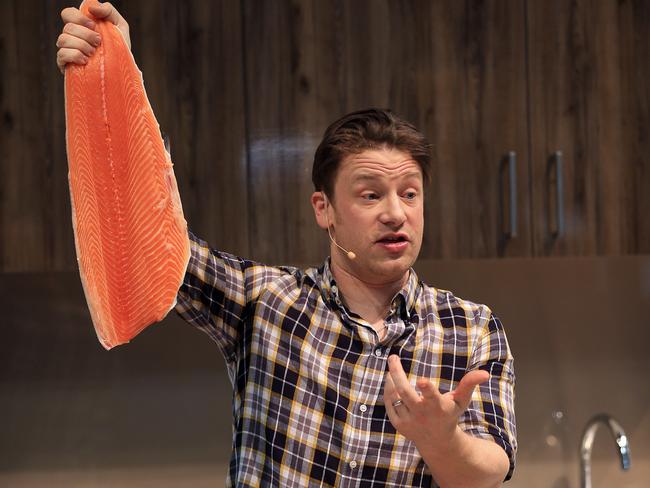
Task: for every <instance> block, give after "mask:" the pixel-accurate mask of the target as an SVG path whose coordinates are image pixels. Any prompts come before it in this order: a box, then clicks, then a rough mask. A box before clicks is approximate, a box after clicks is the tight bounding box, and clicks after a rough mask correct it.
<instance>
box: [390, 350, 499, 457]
mask: <svg viewBox="0 0 650 488" xmlns="http://www.w3.org/2000/svg"><path fill="white" fill-rule="evenodd" d="M388 369H389V372H388V373H386V382H385V385H384V402H385V404H386V412H387V413H388V418H389V419H390V421H391V423H392V424H393V427H395V429H396V430H397V431H398V432H399V433H400V434H402V435H403V436H404V437H406V438H407V439H409V440H411V441H413V442H414V443H415V444H416V445H419V444H420V443H423V444H424V445H426V444H431V443H435V444H438V445H441V444H440V443H446V442H448V441H449V440H451V438H452V436H453V434H454V431H455V429H456V426H457V424H458V417H459V416H460V415H461V414H462V413H463V412H464V411H465V410H466V409H467V406H468V405H469V402H470V400H471V398H472V393H473V392H474V388H475V387H476V386H477V385H479V384H481V383H484V382H485V381H487V380H488V379H489V378H490V374H489V373H488V372H487V371H483V370H474V371H470V372H469V373H467V374H466V375H465V376H463V378H462V379H461V381H460V383H459V384H458V387H457V388H456V389H455V390H454V391H450V392H448V393H445V394H441V393H440V392H439V391H438V389H437V388H436V387H435V386H434V385H433V384H432V383H431V381H429V380H428V379H425V378H420V379H418V380H417V382H416V386H417V387H418V388H419V389H420V391H421V392H422V394H421V395H419V394H418V392H417V391H416V390H415V388H413V386H411V384H410V383H409V380H408V378H407V376H406V373H404V369H403V368H402V363H401V362H400V360H399V357H398V356H397V355H395V354H393V355H391V356H390V357H389V358H388ZM397 400H401V401H402V404H400V405H398V406H396V407H394V406H393V403H394V402H395V401H397Z"/></svg>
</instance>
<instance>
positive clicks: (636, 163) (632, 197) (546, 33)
mask: <svg viewBox="0 0 650 488" xmlns="http://www.w3.org/2000/svg"><path fill="white" fill-rule="evenodd" d="M643 4H644V2H632V1H623V2H619V1H615V0H602V1H599V2H586V1H577V2H565V1H560V0H555V1H552V2H549V4H544V5H542V4H541V3H539V2H529V12H528V23H529V26H530V29H529V30H530V47H529V56H530V92H531V94H530V112H531V164H532V182H533V214H534V218H533V220H534V222H535V245H534V254H535V255H541V256H546V255H617V254H628V253H639V252H647V251H648V248H649V244H648V240H647V236H648V228H649V225H650V224H648V219H647V217H645V216H644V215H643V210H642V209H643V208H644V207H643V205H644V203H645V205H646V206H645V208H647V200H646V201H645V202H644V200H643V199H644V198H646V197H645V196H644V194H645V193H647V190H644V189H643V187H642V186H641V185H639V183H640V182H645V183H646V184H647V182H648V176H647V173H648V171H649V170H648V168H649V167H650V164H649V156H648V152H647V149H648V143H647V136H646V135H645V134H646V132H647V129H648V125H647V122H648V83H647V78H645V77H644V73H646V72H647V67H646V66H647V61H648V57H647V54H648V51H647V45H648V37H649V36H650V34H649V33H648V21H649V20H650V19H649V17H648V12H647V7H645V6H643ZM644 46H645V47H644ZM644 51H645V52H644ZM644 54H645V57H643V55H644ZM556 150H561V151H563V153H564V163H565V167H564V180H565V184H564V195H563V197H564V206H565V219H566V231H565V233H564V235H561V236H557V237H554V236H553V234H552V230H553V228H554V220H555V217H554V215H553V214H554V212H553V206H552V205H551V204H552V202H551V200H552V198H553V197H552V196H549V195H554V191H555V190H554V181H552V180H551V179H549V176H548V174H547V173H548V165H549V156H550V155H551V154H552V153H553V152H555V151H556ZM549 187H550V188H551V189H550V190H549ZM645 188H647V186H646V187H645ZM643 237H646V240H645V242H644V241H643Z"/></svg>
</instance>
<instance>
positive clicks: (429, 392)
mask: <svg viewBox="0 0 650 488" xmlns="http://www.w3.org/2000/svg"><path fill="white" fill-rule="evenodd" d="M415 385H416V386H417V387H418V388H419V389H420V392H421V393H422V398H425V399H431V400H434V399H438V398H439V397H441V396H442V395H441V394H440V392H439V391H438V388H436V387H435V385H434V384H433V383H431V381H429V380H428V379H426V378H420V379H419V380H417V382H416V383H415Z"/></svg>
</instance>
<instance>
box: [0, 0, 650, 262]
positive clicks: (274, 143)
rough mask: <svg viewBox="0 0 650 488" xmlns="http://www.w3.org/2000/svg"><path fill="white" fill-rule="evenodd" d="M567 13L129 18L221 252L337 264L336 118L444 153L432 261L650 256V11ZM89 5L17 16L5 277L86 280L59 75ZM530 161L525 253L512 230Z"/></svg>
mask: <svg viewBox="0 0 650 488" xmlns="http://www.w3.org/2000/svg"><path fill="white" fill-rule="evenodd" d="M553 1H554V3H553V4H552V5H551V6H552V8H548V4H547V3H544V2H530V1H525V0H509V1H508V2H503V1H498V0H486V1H481V2H449V1H443V0H436V1H428V0H413V1H410V0H357V1H353V2H350V1H345V0H328V1H319V0H282V1H264V0H220V1H218V2H216V1H215V2H208V1H200V0H193V1H182V0H170V1H168V2H167V1H166V2H158V1H155V0H139V1H136V0H130V1H126V0H115V1H114V4H115V5H116V6H117V7H118V9H119V10H120V11H121V12H122V13H123V15H124V16H125V17H126V19H127V20H128V21H129V23H130V26H131V36H132V40H133V50H134V55H135V57H136V61H137V62H138V64H139V66H140V68H141V69H142V72H143V75H144V79H145V86H146V88H147V93H148V95H149V98H150V101H151V104H152V106H153V108H154V111H155V113H156V115H157V117H158V119H159V122H160V124H161V127H162V129H163V130H164V131H165V132H166V133H167V134H168V135H169V136H170V138H171V143H172V144H171V145H172V158H173V160H174V163H175V171H176V175H177V179H178V183H179V187H180V192H181V198H182V201H183V205H184V210H185V214H186V218H187V220H188V223H189V226H190V228H191V229H192V230H193V231H195V233H196V234H198V235H200V236H201V237H203V238H205V239H207V240H208V241H209V242H210V243H211V244H212V245H213V246H215V247H217V248H220V249H224V250H227V251H231V252H234V253H237V254H240V255H243V256H249V257H252V258H256V259H260V260H264V261H268V262H275V263H279V262H282V263H290V262H303V263H305V262H312V263H317V262H320V261H321V259H322V258H323V256H324V255H325V254H326V253H327V252H328V249H329V244H328V241H327V237H326V234H325V233H324V232H323V231H322V230H320V229H319V228H318V227H317V226H316V224H315V222H314V218H313V212H312V209H311V206H310V204H309V196H310V194H311V193H312V191H313V188H312V184H311V178H310V175H311V166H312V160H313V153H314V150H315V148H316V146H317V144H318V143H319V141H320V139H321V137H322V134H323V131H324V130H325V128H326V126H327V125H328V124H329V123H330V122H332V121H333V120H334V119H336V118H337V117H339V116H341V115H343V114H345V113H347V112H349V111H352V110H356V109H360V108H364V107H369V106H379V107H390V108H392V109H394V110H395V111H396V112H397V113H398V114H401V115H403V116H404V117H405V118H406V119H408V120H411V121H412V122H414V123H415V124H416V125H417V126H418V127H419V128H420V129H421V130H423V132H424V133H425V134H426V135H427V136H428V138H429V140H430V141H431V142H432V143H433V144H434V165H433V169H432V174H433V182H432V185H431V186H430V187H429V188H428V190H427V195H426V210H425V215H426V228H425V237H424V245H423V249H422V253H421V256H422V257H423V258H461V257H470V258H471V257H494V256H521V255H528V254H530V253H531V252H532V251H531V249H532V243H531V240H532V233H533V230H532V229H533V228H532V225H531V222H532V221H533V220H534V221H535V224H534V225H535V241H536V245H535V246H536V248H535V253H537V254H538V255H546V254H566V253H568V254H593V253H628V252H649V251H650V225H649V224H648V223H646V222H648V221H650V220H649V219H646V218H645V217H644V215H645V214H644V212H645V211H646V210H647V209H648V208H649V207H650V196H648V192H646V191H645V188H646V187H647V186H648V184H649V183H650V169H648V168H649V166H650V163H649V162H648V158H649V156H648V154H650V151H649V150H648V149H650V148H649V147H648V145H649V142H648V137H647V135H646V132H647V130H646V129H647V126H648V121H649V118H650V115H649V111H648V99H649V96H648V83H647V82H646V80H647V76H646V74H645V71H646V65H647V63H646V62H645V60H646V59H647V58H648V53H649V51H650V48H649V45H648V34H647V33H648V29H647V22H648V15H649V12H648V6H647V4H646V3H644V2H643V1H640V0H638V1H633V0H627V1H623V2H616V1H614V0H603V1H599V2H595V3H594V5H593V6H592V3H589V5H587V3H585V2H582V1H578V2H568V1H564V0H553ZM70 4H74V5H77V4H78V2H76V1H75V2H66V1H63V0H56V1H45V0H41V1H40V2H32V3H29V2H20V1H18V0H11V1H7V2H2V3H1V4H0V27H1V30H0V66H1V67H2V73H1V74H0V122H1V123H0V157H1V159H0V170H2V172H3V180H2V182H0V204H1V208H0V270H2V271H29V270H60V269H76V259H75V254H74V244H73V234H72V227H71V222H70V204H69V193H68V179H67V161H66V156H65V127H64V113H63V77H61V76H60V74H59V73H58V71H57V70H56V66H55V62H54V60H55V53H56V47H55V45H54V43H55V41H56V37H57V36H58V33H59V32H60V30H61V27H62V24H61V21H60V18H59V12H60V10H61V9H62V8H63V7H64V6H67V5H70ZM527 24H528V25H529V26H530V32H527V30H526V25H527ZM34 32H38V35H34V34H33V33H34ZM528 37H529V38H530V39H528ZM528 48H529V49H528ZM527 49H528V51H527ZM527 55H528V62H529V65H530V66H529V70H528V71H527V69H526V62H527V60H526V56H527ZM528 87H530V93H527V88H528ZM528 99H529V102H528ZM527 103H529V104H530V109H531V114H530V117H531V118H530V121H531V124H532V125H531V126H530V133H529V126H528V118H527V113H526V110H527V108H528V105H527ZM529 142H530V144H531V145H530V148H529V147H528V145H529ZM555 149H563V150H564V153H565V164H566V167H565V179H566V181H567V184H566V186H565V189H566V195H565V197H566V198H565V205H566V209H567V212H568V213H567V224H568V227H569V228H570V229H572V230H571V232H572V234H571V235H567V237H565V238H564V239H563V240H559V241H556V240H549V239H548V236H547V233H548V222H547V220H548V218H547V217H548V216H547V215H546V214H545V212H546V213H548V210H547V206H548V202H546V201H545V200H544V198H545V197H544V194H545V192H546V190H545V188H546V186H547V185H548V181H547V180H546V178H547V177H546V175H545V167H546V163H547V161H546V159H545V158H547V157H548V155H549V154H550V153H551V152H552V151H554V150H555ZM510 150H514V151H516V152H517V154H518V164H517V171H518V174H517V177H518V182H519V193H518V196H517V201H518V213H519V219H518V224H519V229H518V231H519V236H518V237H517V239H514V240H512V239H511V240H507V239H505V238H504V236H503V235H502V232H501V231H502V228H503V227H504V223H505V222H504V221H503V219H504V217H503V216H504V210H505V209H504V208H503V207H504V205H505V204H504V198H503V194H504V190H506V189H507V188H505V187H504V186H503V182H502V180H501V179H500V176H499V172H500V168H501V165H502V164H503V158H504V157H505V155H506V154H507V152H508V151H510ZM529 150H530V154H531V155H532V156H533V158H534V159H533V160H532V162H531V161H529V159H528V153H529ZM607 161H616V162H617V163H616V164H608V163H607ZM529 163H530V166H529ZM529 167H532V168H534V172H533V174H532V178H529ZM529 183H530V185H531V188H528V185H529ZM529 189H532V190H533V193H532V196H530V195H529V194H528V192H527V190H529ZM646 213H647V212H646ZM531 214H532V215H534V219H533V218H532V217H531ZM545 219H546V220H545ZM580 233H582V234H584V235H587V236H589V237H588V239H586V240H584V239H581V238H578V237H576V236H577V235H578V234H580Z"/></svg>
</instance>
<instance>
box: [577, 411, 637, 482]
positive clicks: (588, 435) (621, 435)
mask: <svg viewBox="0 0 650 488" xmlns="http://www.w3.org/2000/svg"><path fill="white" fill-rule="evenodd" d="M601 423H603V424H605V425H607V426H608V427H609V430H610V431H611V433H612V435H613V436H614V440H615V441H616V446H617V447H618V455H619V457H620V458H621V468H622V469H623V470H628V469H630V445H629V443H628V441H627V436H626V435H625V431H624V430H623V427H621V425H620V424H619V423H618V422H617V421H616V420H614V419H613V418H612V417H610V416H609V415H607V414H604V413H601V414H599V415H596V416H595V417H593V418H592V419H591V420H590V421H589V422H587V426H586V427H585V431H584V433H583V434H582V440H581V441H580V466H581V468H582V473H581V474H582V478H581V479H582V484H581V486H582V488H591V451H592V449H593V446H594V438H595V437H596V431H597V430H598V426H599V424H601Z"/></svg>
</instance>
